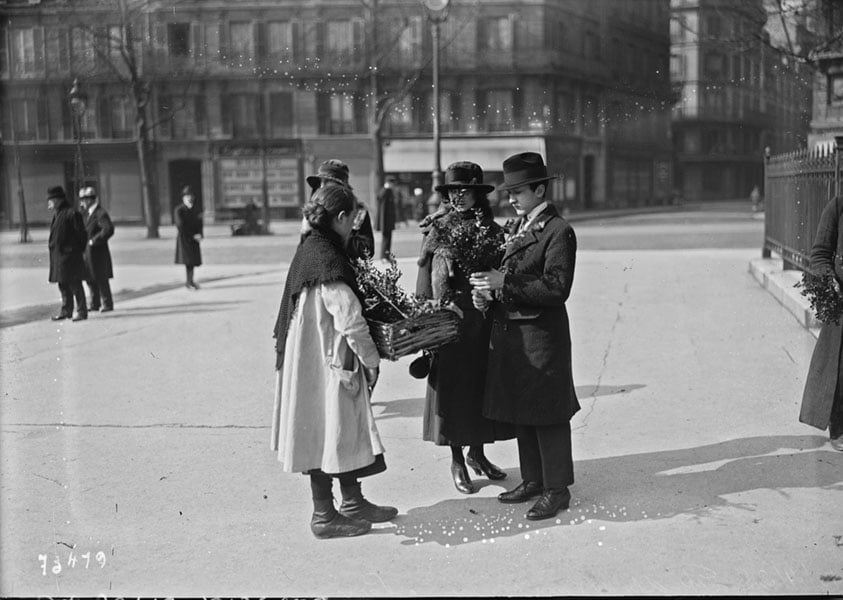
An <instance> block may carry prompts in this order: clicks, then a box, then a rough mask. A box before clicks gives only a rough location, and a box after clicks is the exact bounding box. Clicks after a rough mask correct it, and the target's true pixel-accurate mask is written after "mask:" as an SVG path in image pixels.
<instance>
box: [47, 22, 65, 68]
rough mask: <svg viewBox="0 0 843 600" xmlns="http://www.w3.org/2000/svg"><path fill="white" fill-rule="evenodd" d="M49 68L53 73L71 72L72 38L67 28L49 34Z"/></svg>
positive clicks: (51, 31)
mask: <svg viewBox="0 0 843 600" xmlns="http://www.w3.org/2000/svg"><path fill="white" fill-rule="evenodd" d="M46 37H47V57H46V62H47V68H48V69H49V70H50V71H51V72H53V73H67V72H68V71H70V38H69V36H68V33H67V29H66V28H59V29H52V30H50V31H49V32H47V36H46Z"/></svg>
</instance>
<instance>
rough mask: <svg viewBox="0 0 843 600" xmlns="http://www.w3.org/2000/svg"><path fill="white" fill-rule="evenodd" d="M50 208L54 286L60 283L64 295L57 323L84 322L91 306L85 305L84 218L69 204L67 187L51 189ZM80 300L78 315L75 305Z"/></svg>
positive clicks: (86, 241)
mask: <svg viewBox="0 0 843 600" xmlns="http://www.w3.org/2000/svg"><path fill="white" fill-rule="evenodd" d="M47 207H48V208H49V209H50V210H53V211H54V212H53V218H52V220H51V221H50V238H49V241H48V242H47V246H48V247H49V249H50V276H49V281H50V283H57V284H58V286H59V291H60V292H61V311H59V314H57V315H55V316H53V321H61V320H62V319H70V318H71V317H72V319H73V320H74V321H83V320H85V319H87V318H88V306H87V304H85V289H84V288H83V287H82V280H83V279H84V278H85V259H84V257H83V253H84V252H85V246H86V245H87V243H88V234H87V233H85V223H84V221H83V220H82V215H81V214H80V213H79V211H78V210H76V209H75V208H74V207H73V205H72V204H71V203H70V202H69V201H68V199H67V196H66V195H65V193H64V188H63V187H61V186H60V185H57V186H55V187H51V188H49V189H48V190H47ZM74 300H75V301H76V313H75V314H74V312H73V303H74Z"/></svg>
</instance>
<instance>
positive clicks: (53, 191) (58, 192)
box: [47, 185, 67, 200]
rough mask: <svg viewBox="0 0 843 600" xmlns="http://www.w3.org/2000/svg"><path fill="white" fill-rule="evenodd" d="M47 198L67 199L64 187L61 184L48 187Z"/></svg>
mask: <svg viewBox="0 0 843 600" xmlns="http://www.w3.org/2000/svg"><path fill="white" fill-rule="evenodd" d="M47 200H67V196H66V195H65V194H64V188H63V187H62V186H60V185H55V186H53V187H50V188H47Z"/></svg>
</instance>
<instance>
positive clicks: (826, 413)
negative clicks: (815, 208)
mask: <svg viewBox="0 0 843 600" xmlns="http://www.w3.org/2000/svg"><path fill="white" fill-rule="evenodd" d="M811 270H812V271H813V272H814V273H815V274H818V275H819V274H822V273H828V272H830V271H831V272H834V274H835V276H836V277H837V281H838V282H839V283H840V284H841V285H843V200H840V199H839V198H835V199H834V200H832V201H831V202H829V203H828V205H826V207H825V209H824V210H823V212H822V215H821V216H820V223H819V226H818V227H817V235H816V237H815V238H814V246H813V247H812V248H811ZM841 323H843V321H841ZM841 343H843V324H841V325H834V324H833V323H827V324H824V325H823V326H822V328H821V329H820V335H819V338H818V339H817V345H816V346H814V353H813V355H812V357H811V366H810V367H809V368H808V377H807V380H806V382H805V392H804V393H803V395H802V408H801V410H800V412H799V420H800V421H801V422H802V423H807V424H808V425H813V426H814V427H817V428H819V429H825V428H826V427H828V423H829V419H830V417H831V410H832V407H833V405H834V403H835V392H836V393H837V396H838V397H837V399H836V401H837V402H841V401H843V398H841V396H843V354H841Z"/></svg>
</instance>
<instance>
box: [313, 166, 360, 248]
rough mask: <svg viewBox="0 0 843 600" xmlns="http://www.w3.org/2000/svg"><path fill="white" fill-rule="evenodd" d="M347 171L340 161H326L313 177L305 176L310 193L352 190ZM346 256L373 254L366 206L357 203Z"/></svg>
mask: <svg viewBox="0 0 843 600" xmlns="http://www.w3.org/2000/svg"><path fill="white" fill-rule="evenodd" d="M348 177H349V170H348V165H346V164H345V163H344V162H342V161H341V160H337V159H336V158H331V159H329V160H326V161H325V162H323V163H322V164H321V165H319V169H318V170H317V171H316V174H315V175H308V176H307V184H308V185H309V186H310V193H311V194H313V193H314V192H315V191H316V190H318V189H319V188H323V187H328V186H330V185H340V186H343V187H346V188H348V189H349V190H350V189H352V188H351V185H350V184H349V183H348ZM309 227H310V226H309V225H308V223H307V219H303V221H302V236H303V235H304V234H305V233H306V232H307V231H308V230H309ZM347 250H348V254H349V256H350V257H351V258H352V259H355V258H363V257H366V256H368V257H371V256H372V255H373V254H374V253H375V234H374V232H373V231H372V219H370V218H369V211H368V210H367V209H366V205H365V204H364V203H363V202H362V201H360V200H358V201H357V214H356V215H355V217H354V224H353V225H352V229H351V237H349V240H348V247H347Z"/></svg>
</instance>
